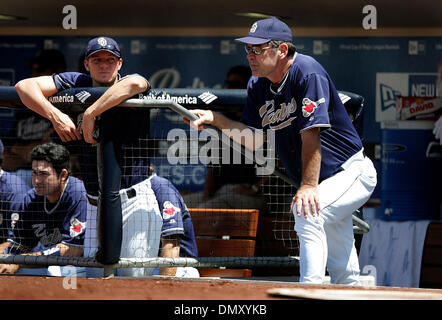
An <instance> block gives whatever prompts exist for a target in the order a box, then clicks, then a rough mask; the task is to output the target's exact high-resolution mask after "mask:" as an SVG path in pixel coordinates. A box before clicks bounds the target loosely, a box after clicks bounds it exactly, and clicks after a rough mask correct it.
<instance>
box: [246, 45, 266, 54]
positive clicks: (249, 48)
mask: <svg viewBox="0 0 442 320" xmlns="http://www.w3.org/2000/svg"><path fill="white" fill-rule="evenodd" d="M270 48H273V47H272V46H269V47H263V48H261V47H254V46H248V45H247V44H246V45H245V46H244V49H245V50H246V53H247V54H249V53H250V51H252V52H253V54H255V55H257V56H259V55H260V54H262V53H263V52H264V50H266V49H270Z"/></svg>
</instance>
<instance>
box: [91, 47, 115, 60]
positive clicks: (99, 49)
mask: <svg viewBox="0 0 442 320" xmlns="http://www.w3.org/2000/svg"><path fill="white" fill-rule="evenodd" d="M100 51H107V52H110V53H112V54H113V55H114V56H116V57H117V58H121V55H118V54H116V53H115V52H113V51H111V50H108V49H98V50H95V51H93V52H91V53H89V54H88V55H87V56H86V57H84V58H85V59H87V58H89V57H90V56H91V55H93V54H95V53H97V52H100Z"/></svg>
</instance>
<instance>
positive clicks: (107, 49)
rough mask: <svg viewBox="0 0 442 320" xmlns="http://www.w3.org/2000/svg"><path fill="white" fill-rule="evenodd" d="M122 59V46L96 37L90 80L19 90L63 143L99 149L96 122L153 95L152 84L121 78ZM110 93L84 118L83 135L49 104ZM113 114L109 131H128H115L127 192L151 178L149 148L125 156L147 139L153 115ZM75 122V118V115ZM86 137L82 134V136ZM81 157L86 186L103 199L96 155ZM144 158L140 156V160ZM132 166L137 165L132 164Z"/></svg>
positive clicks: (41, 81)
mask: <svg viewBox="0 0 442 320" xmlns="http://www.w3.org/2000/svg"><path fill="white" fill-rule="evenodd" d="M122 65H123V58H122V55H121V51H120V48H119V46H118V44H117V42H116V41H115V40H114V39H112V38H109V37H97V38H93V39H92V40H90V41H89V43H88V45H87V48H86V52H85V59H84V67H85V69H86V70H87V71H88V72H89V74H85V73H79V72H63V73H59V74H53V75H52V76H41V77H35V78H28V79H24V80H21V81H19V82H18V83H17V84H16V85H15V88H16V90H17V93H18V95H19V96H20V99H21V101H22V102H23V104H24V105H26V106H27V107H28V108H29V109H31V110H33V111H35V112H37V113H38V114H40V115H42V116H43V117H45V118H47V119H48V120H50V121H51V123H52V125H53V127H54V129H55V131H56V132H57V134H58V135H59V137H60V139H61V140H62V141H63V142H68V141H75V140H83V139H84V141H85V142H87V143H90V144H92V145H95V144H96V143H97V140H96V139H95V138H94V137H93V133H94V132H95V129H96V123H95V121H96V119H99V117H100V115H101V114H102V113H103V112H105V111H106V110H109V109H111V108H113V107H115V106H117V105H118V104H120V103H121V102H123V101H125V100H127V99H129V98H131V97H133V96H135V95H137V94H139V93H142V92H146V91H147V90H149V89H150V84H149V82H148V81H147V80H146V79H145V78H144V77H142V76H140V75H138V74H132V75H128V76H125V77H121V76H120V74H119V71H120V70H121V68H122ZM80 87H82V88H84V87H109V89H108V90H106V92H105V93H104V94H103V95H102V96H101V97H100V98H99V99H98V100H97V101H95V102H94V103H93V104H92V105H90V106H89V107H88V108H87V109H86V110H85V112H84V114H82V115H80V117H81V118H82V121H81V129H80V128H77V127H76V125H75V123H74V122H76V119H73V118H71V115H68V114H66V113H63V112H62V111H61V110H59V109H57V108H56V107H55V106H54V105H52V104H51V103H50V101H49V100H48V97H50V96H52V95H54V94H56V93H57V92H58V91H62V90H65V89H69V88H80ZM111 112H112V113H113V115H112V117H109V118H110V119H112V120H111V121H114V123H112V124H109V127H110V128H125V131H124V134H121V132H120V131H118V130H115V139H114V141H115V144H116V145H118V146H119V149H120V150H118V151H117V154H118V156H119V159H118V161H119V162H120V167H121V170H122V173H123V174H122V177H123V176H124V178H123V179H122V181H121V183H122V187H123V188H126V187H129V186H131V185H133V184H135V183H138V182H140V181H142V180H143V179H145V178H146V177H147V171H148V164H147V156H146V155H145V154H144V153H143V152H145V150H146V148H140V146H139V145H137V146H138V148H132V149H131V148H126V149H127V150H130V151H128V152H132V153H134V154H131V155H130V156H128V157H125V156H123V155H124V152H125V150H124V149H125V148H124V146H126V147H129V146H130V145H131V143H134V141H136V143H139V142H138V139H137V140H134V138H140V137H145V136H146V135H147V133H148V123H149V121H148V113H147V112H148V111H146V110H131V112H127V110H124V109H121V108H120V109H119V110H118V109H114V110H111ZM72 116H73V115H72ZM80 131H81V132H82V134H81V133H80ZM83 147H85V148H83V149H84V150H82V152H81V154H80V166H81V170H82V174H84V175H85V176H83V178H84V179H83V180H84V182H85V187H86V190H87V192H88V194H89V195H92V196H98V174H97V168H96V163H97V159H96V150H91V148H89V147H88V146H83ZM137 152H138V153H140V154H137ZM125 159H133V163H130V164H128V163H124V161H125ZM131 161H132V160H131Z"/></svg>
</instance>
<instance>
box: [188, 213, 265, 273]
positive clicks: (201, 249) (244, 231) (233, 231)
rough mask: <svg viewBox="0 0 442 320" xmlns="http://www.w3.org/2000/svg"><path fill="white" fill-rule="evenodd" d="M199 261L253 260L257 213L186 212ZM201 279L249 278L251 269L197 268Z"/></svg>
mask: <svg viewBox="0 0 442 320" xmlns="http://www.w3.org/2000/svg"><path fill="white" fill-rule="evenodd" d="M188 210H189V212H190V215H191V217H192V222H193V228H194V231H195V238H196V244H197V247H198V256H199V257H253V256H254V255H255V246H256V233H257V230H258V215H259V210H256V209H208V208H188ZM198 271H199V272H200V276H201V277H250V276H251V275H252V270H251V269H244V268H241V269H240V268H232V269H230V268H229V269H225V268H198Z"/></svg>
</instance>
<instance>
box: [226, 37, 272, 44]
mask: <svg viewBox="0 0 442 320" xmlns="http://www.w3.org/2000/svg"><path fill="white" fill-rule="evenodd" d="M235 40H236V41H239V42H242V43H247V44H263V43H267V42H269V41H270V39H264V38H255V37H244V38H237V39H235Z"/></svg>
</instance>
